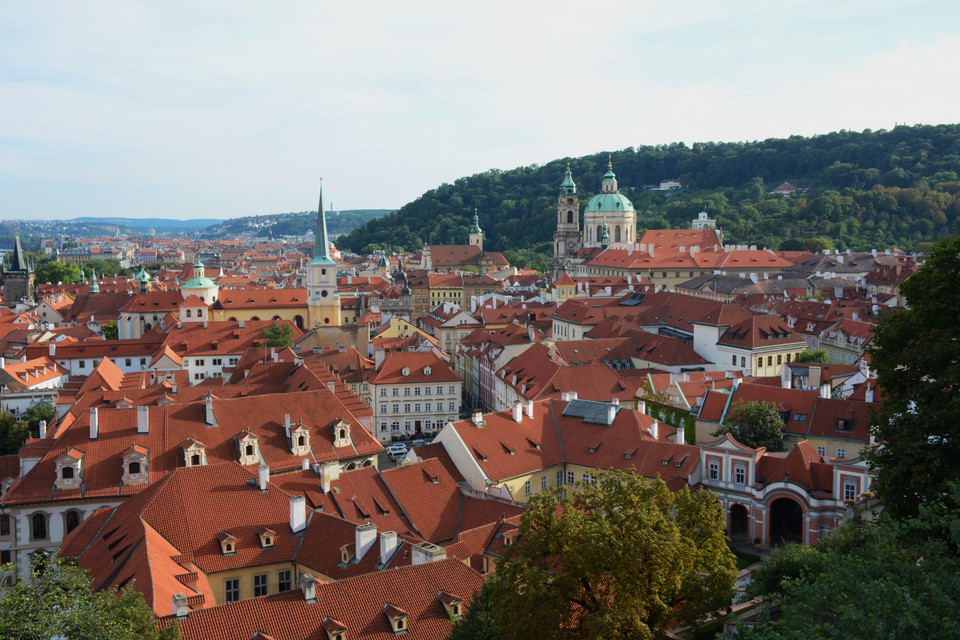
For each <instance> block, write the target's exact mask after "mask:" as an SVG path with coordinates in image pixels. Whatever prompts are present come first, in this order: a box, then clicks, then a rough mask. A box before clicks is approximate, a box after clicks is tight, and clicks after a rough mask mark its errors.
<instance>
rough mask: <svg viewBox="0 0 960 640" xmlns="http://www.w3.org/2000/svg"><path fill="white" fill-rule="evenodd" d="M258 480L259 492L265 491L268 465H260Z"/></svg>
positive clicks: (267, 480)
mask: <svg viewBox="0 0 960 640" xmlns="http://www.w3.org/2000/svg"><path fill="white" fill-rule="evenodd" d="M258 480H259V485H260V493H266V492H267V482H269V481H270V467H268V466H266V465H263V464H262V465H260V474H259V478H258Z"/></svg>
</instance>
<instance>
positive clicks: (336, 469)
mask: <svg viewBox="0 0 960 640" xmlns="http://www.w3.org/2000/svg"><path fill="white" fill-rule="evenodd" d="M339 479H340V463H339V462H337V461H336V460H331V461H330V462H327V463H325V464H324V465H323V466H322V467H320V488H321V489H323V492H324V493H330V483H331V482H333V481H334V480H339Z"/></svg>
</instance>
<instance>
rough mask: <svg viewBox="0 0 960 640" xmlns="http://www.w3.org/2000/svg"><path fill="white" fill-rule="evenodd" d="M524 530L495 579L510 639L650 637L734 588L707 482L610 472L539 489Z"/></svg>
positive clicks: (719, 511)
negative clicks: (672, 483) (697, 486)
mask: <svg viewBox="0 0 960 640" xmlns="http://www.w3.org/2000/svg"><path fill="white" fill-rule="evenodd" d="M520 529H521V536H520V538H519V540H518V542H517V543H516V544H514V545H512V546H510V547H508V549H507V552H506V554H505V556H504V558H503V560H502V561H501V562H500V564H499V566H498V568H497V577H496V579H495V580H494V581H493V594H492V606H491V610H492V611H493V615H494V620H495V624H496V626H497V628H498V630H499V631H500V633H501V636H502V637H503V638H505V639H511V638H518V639H521V638H522V639H523V640H539V639H547V638H549V639H554V638H653V637H654V635H655V634H656V633H657V632H658V630H661V629H663V628H665V627H666V626H668V625H670V624H672V623H686V622H692V621H694V620H696V619H698V618H701V617H702V616H704V615H705V614H706V613H708V612H711V611H714V610H717V609H720V608H723V607H726V606H727V605H728V604H729V603H730V600H731V596H732V594H733V586H734V582H735V580H736V574H737V572H736V563H735V560H734V556H733V554H732V553H731V551H730V549H729V548H728V546H727V536H726V534H725V532H724V513H723V508H722V507H721V506H720V504H719V503H718V502H717V500H716V496H715V495H714V494H713V493H711V492H709V491H695V492H690V491H689V489H688V488H686V487H684V488H683V489H682V490H681V491H678V492H672V491H670V490H669V489H668V488H667V486H666V484H665V483H664V482H663V481H662V480H660V479H657V480H655V481H650V480H647V479H645V478H643V477H640V476H638V475H636V474H634V473H632V472H628V471H607V472H603V473H601V474H599V476H598V477H597V479H596V481H595V482H592V483H588V484H584V485H582V486H580V487H579V488H578V490H577V491H574V492H570V493H566V494H565V493H562V492H560V491H557V490H550V491H545V492H543V493H540V494H537V495H536V496H534V497H533V498H532V499H531V500H530V502H528V507H527V510H526V511H525V512H524V514H523V516H522V520H521V527H520ZM468 616H469V613H468Z"/></svg>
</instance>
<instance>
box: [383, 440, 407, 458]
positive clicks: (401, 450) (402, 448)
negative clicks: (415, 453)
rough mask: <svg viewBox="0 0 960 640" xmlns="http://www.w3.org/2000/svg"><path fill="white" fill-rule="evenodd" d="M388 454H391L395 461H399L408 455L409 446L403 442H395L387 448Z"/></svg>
mask: <svg viewBox="0 0 960 640" xmlns="http://www.w3.org/2000/svg"><path fill="white" fill-rule="evenodd" d="M387 453H388V454H390V457H391V458H392V459H393V460H399V459H400V458H402V457H403V456H405V455H406V454H407V445H405V444H403V443H402V442H395V443H394V444H392V445H390V446H389V447H387Z"/></svg>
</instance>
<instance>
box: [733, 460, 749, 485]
mask: <svg viewBox="0 0 960 640" xmlns="http://www.w3.org/2000/svg"><path fill="white" fill-rule="evenodd" d="M733 481H734V482H735V483H737V484H746V483H747V468H746V467H745V466H743V465H742V464H738V465H736V466H735V467H734V468H733Z"/></svg>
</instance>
